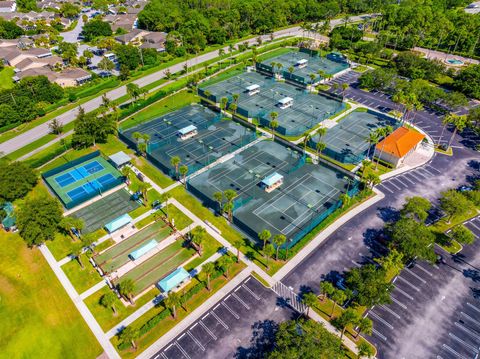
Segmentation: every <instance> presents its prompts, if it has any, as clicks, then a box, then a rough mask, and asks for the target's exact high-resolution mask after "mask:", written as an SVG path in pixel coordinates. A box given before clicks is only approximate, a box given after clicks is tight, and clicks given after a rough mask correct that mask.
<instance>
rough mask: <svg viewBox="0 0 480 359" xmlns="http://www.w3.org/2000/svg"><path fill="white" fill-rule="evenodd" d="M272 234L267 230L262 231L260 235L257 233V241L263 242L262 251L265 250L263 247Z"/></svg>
mask: <svg viewBox="0 0 480 359" xmlns="http://www.w3.org/2000/svg"><path fill="white" fill-rule="evenodd" d="M271 236H272V234H271V233H270V231H269V230H268V229H264V230H263V231H261V232H260V233H258V239H260V240H261V241H262V242H263V250H265V245H266V244H267V241H268V240H269V239H270V237H271Z"/></svg>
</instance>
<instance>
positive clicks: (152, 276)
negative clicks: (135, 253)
mask: <svg viewBox="0 0 480 359" xmlns="http://www.w3.org/2000/svg"><path fill="white" fill-rule="evenodd" d="M195 253H196V252H195V251H194V250H193V249H192V248H185V247H184V246H183V242H182V241H181V240H177V241H176V242H174V243H172V244H171V245H169V246H168V247H166V248H164V249H163V250H162V251H161V252H160V253H158V254H156V255H155V256H153V257H152V258H150V259H148V260H146V261H145V262H143V263H142V264H140V265H139V266H137V267H135V268H134V269H132V270H131V271H129V272H128V273H126V274H125V275H124V276H122V277H121V278H120V279H119V281H120V282H121V281H122V280H124V279H131V280H133V281H134V282H135V295H136V294H139V293H141V292H142V291H144V290H145V289H146V288H148V287H149V286H151V285H152V284H155V283H156V282H158V281H159V280H160V279H162V278H163V277H164V276H165V275H167V274H168V273H170V272H171V271H173V270H175V269H177V268H178V267H180V266H181V265H182V264H183V263H185V262H186V261H187V260H188V259H189V258H190V257H191V256H192V255H194V254H195Z"/></svg>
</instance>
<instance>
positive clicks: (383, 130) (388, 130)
mask: <svg viewBox="0 0 480 359" xmlns="http://www.w3.org/2000/svg"><path fill="white" fill-rule="evenodd" d="M380 130H381V132H380V136H381V137H384V140H385V138H386V137H387V136H388V135H389V134H391V133H392V132H393V127H392V126H389V125H387V126H385V127H383V128H381V129H380ZM384 148H385V141H383V144H382V148H381V149H380V155H379V156H378V158H377V164H376V165H375V169H377V168H378V164H379V163H380V157H382V153H383V150H384Z"/></svg>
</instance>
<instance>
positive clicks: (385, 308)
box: [379, 304, 401, 319]
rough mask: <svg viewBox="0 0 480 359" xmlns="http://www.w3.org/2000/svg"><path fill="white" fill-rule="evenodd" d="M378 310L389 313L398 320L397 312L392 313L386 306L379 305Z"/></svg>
mask: <svg viewBox="0 0 480 359" xmlns="http://www.w3.org/2000/svg"><path fill="white" fill-rule="evenodd" d="M379 307H380V308H382V309H384V310H386V311H387V312H389V313H390V314H391V315H393V316H395V317H397V319H400V318H401V317H400V315H398V314H397V312H395V311H393V310H392V309H390V308H389V307H387V306H386V305H383V304H382V305H379Z"/></svg>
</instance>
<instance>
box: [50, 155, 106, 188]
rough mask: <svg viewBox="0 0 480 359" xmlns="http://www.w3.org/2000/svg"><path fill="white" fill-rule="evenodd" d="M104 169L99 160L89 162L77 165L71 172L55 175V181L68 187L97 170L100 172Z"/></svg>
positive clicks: (61, 185)
mask: <svg viewBox="0 0 480 359" xmlns="http://www.w3.org/2000/svg"><path fill="white" fill-rule="evenodd" d="M103 169H104V167H103V166H102V165H101V164H100V163H99V162H98V161H93V162H89V163H87V164H85V165H83V166H80V167H75V168H73V169H71V170H70V171H69V172H67V173H64V174H61V175H60V176H58V177H55V182H57V183H58V185H59V186H60V187H66V186H69V185H71V184H72V183H75V182H77V181H80V180H82V179H84V178H87V177H88V176H91V175H93V174H95V173H97V172H100V171H102V170H103Z"/></svg>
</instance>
